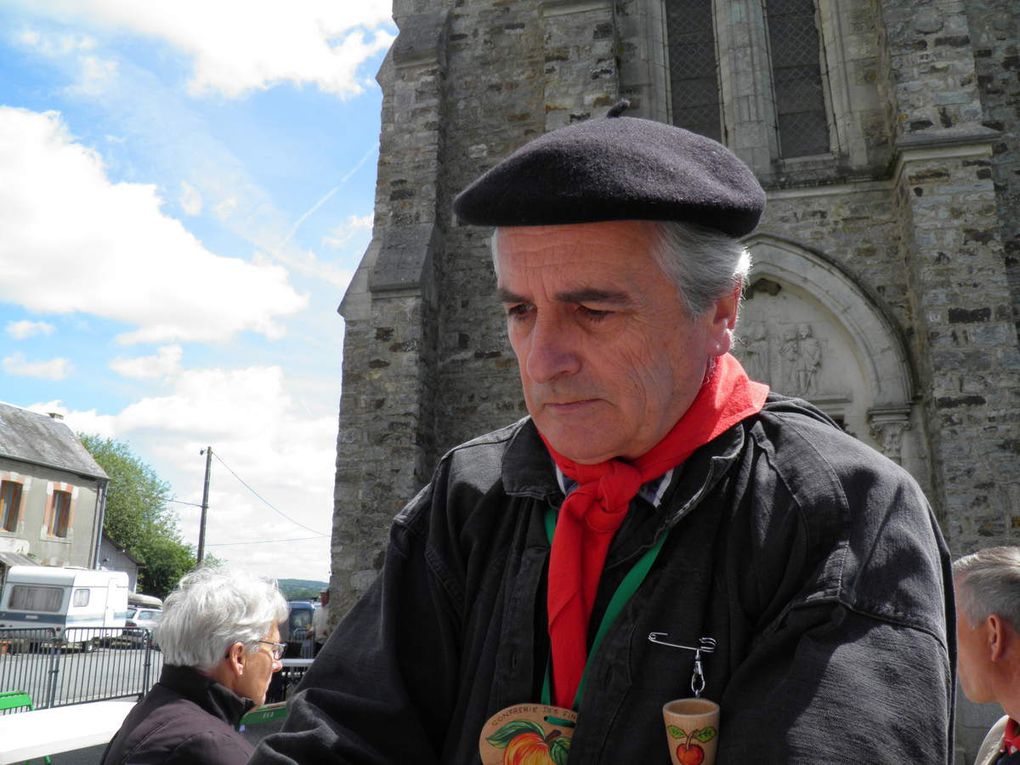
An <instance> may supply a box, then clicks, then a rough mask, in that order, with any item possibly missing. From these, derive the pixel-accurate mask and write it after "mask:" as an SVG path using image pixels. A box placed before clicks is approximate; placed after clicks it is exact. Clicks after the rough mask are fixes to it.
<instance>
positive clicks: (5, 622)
mask: <svg viewBox="0 0 1020 765" xmlns="http://www.w3.org/2000/svg"><path fill="white" fill-rule="evenodd" d="M127 610H128V576H127V574H126V573H124V572H123V571H93V570H91V569H85V568H57V567H50V566H12V567H11V568H10V569H8V572H7V580H6V581H5V582H4V587H3V591H2V592H0V629H23V628H38V629H45V628H51V629H53V630H55V636H56V638H57V640H58V641H59V642H60V643H64V644H72V645H78V646H79V647H80V648H82V649H83V650H86V651H90V650H92V648H93V647H94V646H95V645H96V644H97V643H98V642H100V640H102V639H105V638H111V637H116V636H119V635H120V634H121V632H122V631H123V628H124V620H125V618H126V616H127Z"/></svg>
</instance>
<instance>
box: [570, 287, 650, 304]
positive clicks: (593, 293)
mask: <svg viewBox="0 0 1020 765" xmlns="http://www.w3.org/2000/svg"><path fill="white" fill-rule="evenodd" d="M556 299H557V300H558V301H559V302H561V303H611V304H615V305H627V304H629V303H631V302H632V300H631V298H630V295H628V294H627V293H626V292H622V291H620V290H603V289H599V288H597V287H583V288H581V289H579V290H568V291H567V292H557V293H556Z"/></svg>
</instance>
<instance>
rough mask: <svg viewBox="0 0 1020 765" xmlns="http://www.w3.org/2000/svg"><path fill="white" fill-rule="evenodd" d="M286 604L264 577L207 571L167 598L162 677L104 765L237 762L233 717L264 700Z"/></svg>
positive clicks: (279, 650)
mask: <svg viewBox="0 0 1020 765" xmlns="http://www.w3.org/2000/svg"><path fill="white" fill-rule="evenodd" d="M286 618H287V602H286V601H285V600H284V599H283V596H282V595H281V594H280V592H279V590H277V589H276V586H275V585H274V584H273V583H272V582H269V581H267V580H265V579H262V578H260V577H256V576H254V575H251V574H246V573H244V572H242V571H238V570H233V569H229V568H226V567H207V568H200V569H198V570H197V571H194V572H192V573H191V574H188V575H187V576H185V577H184V578H183V579H181V582H180V584H179V585H178V586H177V589H176V590H174V591H173V592H172V593H171V594H170V596H169V597H168V598H167V599H166V604H165V606H164V609H163V619H162V621H161V622H160V624H159V626H158V627H157V632H156V641H157V643H158V644H159V647H160V649H161V650H162V651H163V672H162V674H161V675H160V678H159V682H158V683H156V685H155V686H153V688H152V690H151V691H149V693H148V694H146V696H145V698H143V699H142V700H141V701H140V702H139V703H138V706H136V707H135V708H134V709H132V710H131V713H130V714H129V715H128V716H127V719H126V720H125V721H124V725H123V726H122V727H121V729H120V730H119V731H118V732H117V735H116V736H114V738H113V741H111V742H110V745H109V746H108V747H107V749H106V754H105V755H104V757H103V765H133V764H137V765H142V764H143V763H144V765H160V764H162V765H243V763H246V762H247V761H248V758H249V757H250V756H251V753H252V748H251V745H250V744H249V743H248V742H247V741H246V740H245V738H244V737H243V736H242V735H241V734H240V733H238V732H237V726H238V724H239V723H240V721H241V717H242V716H243V715H244V714H245V712H247V711H248V710H250V709H253V708H255V707H256V706H259V705H260V704H262V703H264V702H265V698H266V689H267V688H268V687H269V679H270V678H271V677H272V675H273V673H274V672H277V671H279V670H280V668H281V667H282V666H283V665H282V664H280V658H281V657H282V656H283V649H284V644H283V643H281V642H279V641H280V631H279V628H278V624H279V622H281V621H283V620H284V619H286Z"/></svg>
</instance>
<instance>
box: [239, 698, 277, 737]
mask: <svg viewBox="0 0 1020 765" xmlns="http://www.w3.org/2000/svg"><path fill="white" fill-rule="evenodd" d="M286 716H287V702H285V701H281V702H279V703H278V704H264V705H262V706H261V707H259V708H258V709H253V710H252V711H251V712H248V713H247V714H246V715H245V716H244V717H242V718H241V730H244V729H245V728H247V727H248V726H249V725H259V724H260V723H267V722H273V721H274V720H282V719H283V718H284V717H286Z"/></svg>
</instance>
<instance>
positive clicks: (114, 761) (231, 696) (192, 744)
mask: <svg viewBox="0 0 1020 765" xmlns="http://www.w3.org/2000/svg"><path fill="white" fill-rule="evenodd" d="M254 706H255V704H254V702H252V701H251V700H250V699H242V698H241V697H240V696H238V695H236V694H235V693H233V692H232V691H231V690H230V689H229V688H226V687H225V686H223V685H220V684H219V683H217V682H216V681H215V680H213V679H212V678H209V677H206V676H205V675H203V674H201V673H199V672H196V671H195V670H193V669H191V668H190V667H172V666H168V665H165V666H164V667H163V672H162V674H161V675H160V677H159V682H158V683H156V685H154V686H153V688H152V690H151V691H149V692H148V693H147V694H146V696H145V698H143V699H142V700H141V701H140V702H138V705H137V706H136V707H135V708H134V709H132V710H131V713H130V714H128V716H127V719H125V720H124V725H122V726H121V729H120V730H119V731H118V732H117V735H116V736H114V737H113V740H112V741H111V742H110V745H109V746H108V747H107V748H106V754H104V755H103V762H102V765H244V763H246V762H248V758H249V757H250V756H251V753H252V747H251V744H249V743H248V742H247V741H246V740H245V738H244V736H242V735H241V734H240V733H238V732H237V726H238V724H239V723H240V722H241V717H242V716H244V713H245V712H247V711H248V710H249V709H251V708H252V707H254Z"/></svg>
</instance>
